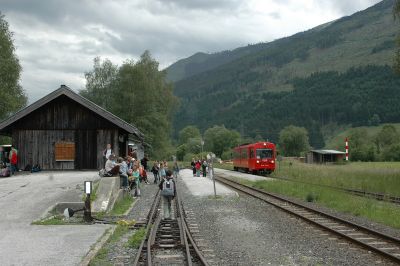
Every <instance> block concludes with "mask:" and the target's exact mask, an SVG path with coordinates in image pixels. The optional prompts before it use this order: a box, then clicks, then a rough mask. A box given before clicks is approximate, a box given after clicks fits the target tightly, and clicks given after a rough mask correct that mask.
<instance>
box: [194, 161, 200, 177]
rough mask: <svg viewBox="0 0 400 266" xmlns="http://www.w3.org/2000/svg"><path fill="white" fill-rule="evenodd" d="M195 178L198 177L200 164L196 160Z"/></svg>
mask: <svg viewBox="0 0 400 266" xmlns="http://www.w3.org/2000/svg"><path fill="white" fill-rule="evenodd" d="M195 167H196V176H197V177H199V176H200V168H201V162H200V160H198V161H197V162H196V166H195Z"/></svg>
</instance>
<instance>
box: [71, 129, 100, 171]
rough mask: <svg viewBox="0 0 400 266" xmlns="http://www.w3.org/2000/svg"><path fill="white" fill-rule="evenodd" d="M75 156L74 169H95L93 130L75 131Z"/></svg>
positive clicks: (95, 157)
mask: <svg viewBox="0 0 400 266" xmlns="http://www.w3.org/2000/svg"><path fill="white" fill-rule="evenodd" d="M75 143H76V148H75V152H76V156H75V169H79V170H86V169H96V168H97V136H96V131H95V130H77V131H76V132H75Z"/></svg>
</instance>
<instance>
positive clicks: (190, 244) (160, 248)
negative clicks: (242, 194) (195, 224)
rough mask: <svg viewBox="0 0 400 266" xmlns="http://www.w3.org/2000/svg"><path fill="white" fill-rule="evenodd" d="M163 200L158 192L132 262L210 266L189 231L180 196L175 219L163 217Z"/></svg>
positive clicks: (177, 197) (176, 199)
mask: <svg viewBox="0 0 400 266" xmlns="http://www.w3.org/2000/svg"><path fill="white" fill-rule="evenodd" d="M160 203H161V196H160V192H159V191H158V192H157V195H156V197H155V200H154V202H153V204H152V206H151V209H150V212H149V215H148V217H147V223H146V225H145V228H146V237H145V238H144V239H143V241H142V243H141V244H140V247H139V250H138V253H137V256H136V258H135V261H134V264H133V265H148V266H150V265H188V266H192V265H204V266H208V265H209V264H208V263H207V261H206V260H205V258H204V257H203V255H202V254H201V252H200V250H199V248H198V247H197V245H196V243H195V241H194V240H193V237H192V236H191V234H190V231H189V229H188V224H187V221H186V219H185V213H184V210H183V206H182V202H181V200H180V198H179V195H177V196H176V197H175V205H174V210H173V212H174V217H175V219H163V218H162V217H161V214H160V210H159V206H160Z"/></svg>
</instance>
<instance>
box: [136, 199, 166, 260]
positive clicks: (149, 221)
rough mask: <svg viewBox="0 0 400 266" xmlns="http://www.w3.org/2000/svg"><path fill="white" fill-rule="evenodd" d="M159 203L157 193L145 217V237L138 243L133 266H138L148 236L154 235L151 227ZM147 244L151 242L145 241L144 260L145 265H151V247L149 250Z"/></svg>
mask: <svg viewBox="0 0 400 266" xmlns="http://www.w3.org/2000/svg"><path fill="white" fill-rule="evenodd" d="M160 201H161V196H160V191H157V194H156V196H155V197H154V201H153V203H152V205H151V208H150V211H149V214H148V215H147V223H146V237H144V238H143V240H142V242H141V243H140V246H139V249H138V251H137V254H136V258H135V261H134V262H133V265H135V266H136V265H139V259H140V256H141V254H142V252H143V248H144V245H145V244H146V241H147V240H148V239H149V238H150V236H152V235H153V234H155V233H154V228H156V227H155V226H152V225H153V223H154V218H155V215H156V213H157V208H158V206H159V204H160ZM149 242H151V241H147V246H146V248H147V255H146V256H147V258H146V260H147V262H148V263H147V264H148V265H151V246H150V248H149ZM150 244H151V243H150ZM149 258H150V260H149ZM149 262H150V264H149Z"/></svg>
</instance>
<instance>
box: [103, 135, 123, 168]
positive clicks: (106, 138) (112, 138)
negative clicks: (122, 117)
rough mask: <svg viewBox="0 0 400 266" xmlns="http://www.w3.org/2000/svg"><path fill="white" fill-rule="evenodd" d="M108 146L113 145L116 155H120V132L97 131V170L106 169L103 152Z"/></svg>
mask: <svg viewBox="0 0 400 266" xmlns="http://www.w3.org/2000/svg"><path fill="white" fill-rule="evenodd" d="M107 144H111V146H112V149H113V151H114V153H115V154H117V155H120V151H119V145H118V130H117V129H116V130H104V129H101V130H97V150H98V152H97V169H102V168H104V163H105V161H104V158H103V151H104V150H105V148H106V147H107Z"/></svg>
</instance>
